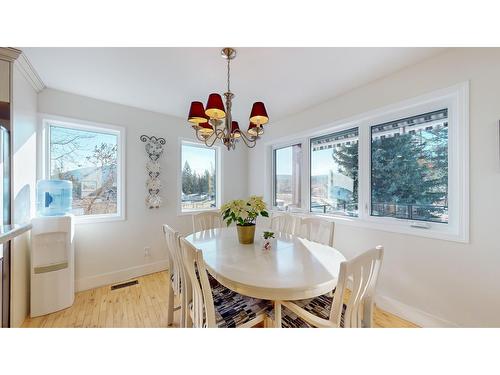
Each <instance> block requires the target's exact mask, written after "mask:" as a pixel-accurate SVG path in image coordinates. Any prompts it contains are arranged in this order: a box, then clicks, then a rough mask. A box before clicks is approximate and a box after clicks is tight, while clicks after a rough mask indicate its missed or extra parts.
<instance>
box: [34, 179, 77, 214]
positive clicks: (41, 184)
mask: <svg viewBox="0 0 500 375" xmlns="http://www.w3.org/2000/svg"><path fill="white" fill-rule="evenodd" d="M72 191H73V184H72V182H71V181H66V180H40V181H38V182H37V184H36V200H37V202H36V207H37V210H36V211H37V214H38V216H58V215H64V214H66V213H68V212H70V211H71V204H72Z"/></svg>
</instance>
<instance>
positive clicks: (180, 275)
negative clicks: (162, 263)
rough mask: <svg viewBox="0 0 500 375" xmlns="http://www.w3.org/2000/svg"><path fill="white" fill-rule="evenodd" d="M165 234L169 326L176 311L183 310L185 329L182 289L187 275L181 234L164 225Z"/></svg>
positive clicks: (182, 323)
mask: <svg viewBox="0 0 500 375" xmlns="http://www.w3.org/2000/svg"><path fill="white" fill-rule="evenodd" d="M163 233H164V235H165V242H166V248H167V255H168V268H167V280H168V288H167V324H168V325H169V326H170V325H172V323H173V319H174V311H175V310H177V309H179V308H180V309H181V319H180V326H181V327H184V326H185V325H186V323H185V315H186V308H185V300H184V293H183V292H182V289H183V288H185V286H186V281H185V280H186V274H185V271H184V265H183V262H182V256H181V252H180V243H179V238H180V236H179V233H178V232H176V231H175V230H174V229H173V228H172V227H170V226H169V225H166V224H165V225H163ZM174 296H176V297H177V298H178V299H179V300H180V305H179V306H176V307H174Z"/></svg>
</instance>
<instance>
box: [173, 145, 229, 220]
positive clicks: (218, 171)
mask: <svg viewBox="0 0 500 375" xmlns="http://www.w3.org/2000/svg"><path fill="white" fill-rule="evenodd" d="M184 144H187V145H188V146H191V147H199V148H205V149H209V150H212V149H213V150H215V175H216V176H215V178H216V181H217V189H216V192H215V208H200V209H196V210H189V211H183V209H182V168H183V165H182V146H183V145H184ZM178 165H179V169H178V173H177V215H178V216H184V215H193V214H196V213H200V212H209V211H217V210H220V207H221V204H222V203H221V202H222V189H223V188H222V153H221V147H220V146H216V145H214V146H212V147H207V146H206V145H205V144H203V143H201V142H197V141H194V140H192V139H188V138H179V163H178Z"/></svg>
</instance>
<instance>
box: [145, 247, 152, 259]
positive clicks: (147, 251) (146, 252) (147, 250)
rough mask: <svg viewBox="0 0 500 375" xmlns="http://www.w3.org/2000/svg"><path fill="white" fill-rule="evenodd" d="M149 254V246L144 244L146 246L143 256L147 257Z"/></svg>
mask: <svg viewBox="0 0 500 375" xmlns="http://www.w3.org/2000/svg"><path fill="white" fill-rule="evenodd" d="M150 255H151V248H150V247H149V246H146V247H145V248H144V256H145V257H148V256H150Z"/></svg>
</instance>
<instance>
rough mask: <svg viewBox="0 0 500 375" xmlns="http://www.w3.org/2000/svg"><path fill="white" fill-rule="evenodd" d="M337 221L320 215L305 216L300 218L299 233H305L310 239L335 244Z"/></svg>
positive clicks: (329, 244) (325, 243)
mask: <svg viewBox="0 0 500 375" xmlns="http://www.w3.org/2000/svg"><path fill="white" fill-rule="evenodd" d="M334 231H335V223H334V222H333V221H330V220H327V219H323V218H319V217H305V218H302V219H301V220H300V229H299V230H297V232H298V233H299V235H301V234H303V235H304V236H305V238H307V239H308V240H309V241H313V242H317V243H320V244H323V245H328V246H333V236H334Z"/></svg>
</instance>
